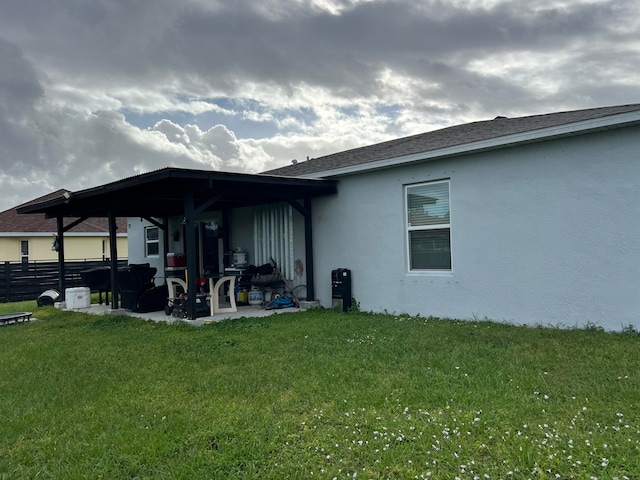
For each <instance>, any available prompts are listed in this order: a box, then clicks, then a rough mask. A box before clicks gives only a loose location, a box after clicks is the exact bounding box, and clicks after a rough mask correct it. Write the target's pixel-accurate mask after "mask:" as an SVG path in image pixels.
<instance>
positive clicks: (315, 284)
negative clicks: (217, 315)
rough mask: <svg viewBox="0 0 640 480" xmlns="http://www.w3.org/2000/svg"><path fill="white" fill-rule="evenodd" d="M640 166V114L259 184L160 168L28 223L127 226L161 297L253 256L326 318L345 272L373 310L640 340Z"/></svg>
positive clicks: (535, 126)
mask: <svg viewBox="0 0 640 480" xmlns="http://www.w3.org/2000/svg"><path fill="white" fill-rule="evenodd" d="M639 152H640V104H635V105H621V106H613V107H604V108H594V109H587V110H578V111H571V112H559V113H551V114H547V115H534V116H527V117H519V118H504V117H496V118H495V119H493V120H487V121H479V122H473V123H468V124H464V125H458V126H453V127H448V128H444V129H441V130H436V131H432V132H427V133H423V134H419V135H414V136H411V137H406V138H400V139H397V140H392V141H388V142H383V143H379V144H376V145H371V146H366V147H361V148H356V149H353V150H348V151H344V152H338V153H335V154H332V155H327V156H324V157H320V158H314V159H309V160H307V161H306V162H299V163H296V164H292V165H289V166H286V167H283V168H279V169H276V170H271V171H269V172H264V173H263V174H260V175H247V174H232V173H224V172H213V171H199V170H198V171H196V170H184V169H176V168H166V169H161V170H158V171H156V172H150V173H146V174H142V175H138V176H136V177H131V178H129V179H124V180H121V181H118V182H114V183H111V184H107V185H103V186H101V187H96V188H93V189H89V190H85V191H80V192H73V193H72V194H71V195H67V196H65V197H64V198H59V199H53V200H51V201H48V202H46V203H43V204H38V205H31V206H29V207H28V208H24V209H22V211H21V212H19V213H45V214H46V215H48V216H51V217H57V218H58V225H62V219H63V218H65V217H71V216H75V217H80V218H88V217H93V216H108V217H109V218H110V219H112V221H111V224H112V225H113V227H112V228H111V232H110V233H111V235H112V236H113V237H115V231H116V229H115V222H114V221H113V219H114V218H115V217H120V216H125V217H128V238H129V262H130V263H150V264H151V265H153V266H156V267H157V268H158V276H157V277H156V283H158V282H162V281H163V275H164V274H165V273H166V272H167V271H168V269H167V268H166V267H167V266H168V265H167V264H168V260H167V253H180V252H185V253H186V265H185V267H184V268H185V269H186V271H187V274H188V277H189V278H199V277H202V276H207V275H209V274H210V273H218V274H220V273H222V272H223V271H224V268H225V266H226V265H227V264H228V261H225V260H228V257H227V256H226V253H227V252H228V251H229V250H231V249H235V248H236V247H242V248H243V249H244V251H245V252H246V253H247V254H248V259H249V263H251V264H254V265H261V264H263V263H266V262H269V261H270V260H271V259H272V258H273V259H274V260H275V261H276V262H277V264H278V265H279V267H280V268H281V270H282V273H283V274H284V276H285V277H286V278H287V279H289V280H290V284H291V285H292V286H293V287H295V288H296V292H297V293H298V295H299V296H300V297H301V298H305V296H306V298H307V299H308V300H318V301H319V302H320V304H321V305H322V306H324V307H330V306H331V304H332V292H331V272H332V270H334V269H338V268H347V269H350V270H351V273H352V279H353V297H355V299H356V300H357V302H358V303H359V305H360V308H361V309H362V310H365V311H374V312H389V313H398V314H399V313H408V314H411V315H415V314H420V315H424V316H429V315H434V316H440V317H449V318H459V319H483V318H488V319H491V320H496V321H506V322H510V323H514V324H527V325H553V326H565V327H585V326H589V325H596V326H600V327H603V328H605V329H607V330H621V329H624V328H628V327H629V326H632V327H633V328H635V329H637V330H640V221H638V213H639V212H638V210H639V207H640V159H639V155H640V154H639ZM59 230H60V232H59V234H60V236H61V238H62V233H63V229H62V228H61V227H60V228H59ZM62 257H63V255H61V258H62ZM112 257H114V258H117V252H112ZM61 265H62V263H61ZM61 268H62V267H61ZM115 268H116V267H115V266H114V267H113V268H112V270H113V269H115ZM114 280H115V277H114ZM62 287H63V286H62V285H61V290H62ZM112 288H113V289H114V290H113V291H116V288H117V285H116V284H114V282H112ZM195 288H196V286H195V282H190V283H189V290H190V292H189V293H190V299H191V298H194V297H195V295H193V294H195ZM113 297H114V298H117V296H113ZM116 301H117V300H116ZM114 308H117V305H115V307H114ZM195 309H196V306H195V300H194V301H193V304H192V305H190V307H189V318H195Z"/></svg>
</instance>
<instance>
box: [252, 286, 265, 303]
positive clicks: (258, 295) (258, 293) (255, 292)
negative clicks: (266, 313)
mask: <svg viewBox="0 0 640 480" xmlns="http://www.w3.org/2000/svg"><path fill="white" fill-rule="evenodd" d="M263 301H264V295H263V293H262V290H260V289H259V288H256V287H251V290H249V305H261V304H262V302H263Z"/></svg>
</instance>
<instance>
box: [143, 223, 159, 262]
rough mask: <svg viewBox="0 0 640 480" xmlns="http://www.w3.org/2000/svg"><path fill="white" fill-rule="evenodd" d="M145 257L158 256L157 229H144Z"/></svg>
mask: <svg viewBox="0 0 640 480" xmlns="http://www.w3.org/2000/svg"><path fill="white" fill-rule="evenodd" d="M144 241H145V250H144V251H145V256H147V257H157V256H158V255H160V229H159V228H158V227H146V228H145V229H144Z"/></svg>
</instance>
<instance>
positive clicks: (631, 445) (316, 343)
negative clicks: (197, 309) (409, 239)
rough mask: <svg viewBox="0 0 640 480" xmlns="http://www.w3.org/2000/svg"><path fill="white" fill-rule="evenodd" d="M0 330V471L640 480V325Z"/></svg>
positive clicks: (60, 322)
mask: <svg viewBox="0 0 640 480" xmlns="http://www.w3.org/2000/svg"><path fill="white" fill-rule="evenodd" d="M21 310H32V311H34V314H35V315H34V316H35V317H37V318H39V319H40V320H38V321H33V322H31V323H26V324H20V325H11V326H7V327H0V352H2V353H1V355H0V392H1V396H0V398H1V401H0V478H1V479H22V478H38V479H48V478H55V479H86V478H90V479H97V478H103V479H119V478H141V479H142V478H145V479H173V478H176V479H196V478H197V479H205V478H211V479H225V478H241V479H286V478H288V479H309V478H322V479H334V478H336V479H354V478H357V479H383V478H384V479H386V478H390V479H413V478H417V479H424V478H431V479H455V478H459V479H481V480H484V479H489V478H491V479H510V478H513V479H529V478H531V479H541V478H544V479H552V478H561V479H567V478H576V479H591V478H597V479H614V478H617V479H625V478H635V479H637V478H640V476H639V474H640V388H639V387H640V335H638V333H637V332H633V331H629V332H626V333H621V334H611V333H604V332H600V331H597V330H595V329H588V330H557V329H543V328H526V327H514V326H508V325H502V324H497V323H491V322H459V321H443V320H438V319H432V318H429V319H425V318H419V317H412V318H410V317H408V316H392V315H373V314H366V313H349V314H337V313H334V312H331V311H310V312H305V313H291V314H286V315H275V316H272V317H268V318H260V319H241V320H236V321H227V322H223V323H220V324H215V325H210V326H205V327H202V328H194V327H191V326H186V325H167V324H156V323H151V322H144V321H141V320H137V319H132V318H127V317H107V316H104V317H103V316H89V315H86V314H80V313H70V312H61V311H58V310H55V309H53V308H44V309H37V307H36V306H35V303H34V302H31V303H24V304H11V305H6V304H4V305H0V313H5V312H8V311H21Z"/></svg>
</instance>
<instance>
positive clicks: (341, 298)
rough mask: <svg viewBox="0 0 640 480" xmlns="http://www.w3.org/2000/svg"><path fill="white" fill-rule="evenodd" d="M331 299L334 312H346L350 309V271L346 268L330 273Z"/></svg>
mask: <svg viewBox="0 0 640 480" xmlns="http://www.w3.org/2000/svg"><path fill="white" fill-rule="evenodd" d="M331 299H332V300H331V303H332V308H333V309H334V310H341V311H343V312H347V311H349V309H350V308H351V270H349V269H348V268H338V269H336V270H332V271H331Z"/></svg>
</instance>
